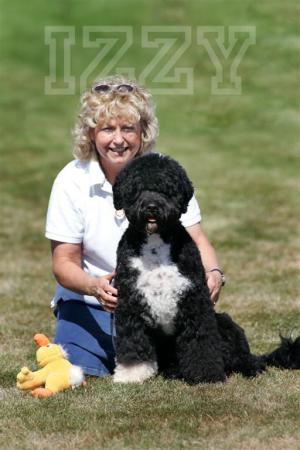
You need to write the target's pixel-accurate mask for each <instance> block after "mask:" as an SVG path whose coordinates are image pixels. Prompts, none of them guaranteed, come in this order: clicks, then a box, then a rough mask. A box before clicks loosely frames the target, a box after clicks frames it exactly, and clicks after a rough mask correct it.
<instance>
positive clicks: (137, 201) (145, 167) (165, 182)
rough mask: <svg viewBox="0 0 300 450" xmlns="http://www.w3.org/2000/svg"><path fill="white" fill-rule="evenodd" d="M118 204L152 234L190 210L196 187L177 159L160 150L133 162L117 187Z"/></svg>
mask: <svg viewBox="0 0 300 450" xmlns="http://www.w3.org/2000/svg"><path fill="white" fill-rule="evenodd" d="M113 194H114V206H115V208H116V209H117V210H121V209H123V210H124V212H125V215H126V217H127V219H128V221H129V222H130V224H131V225H133V226H134V227H135V228H137V229H139V230H141V231H142V230H145V231H147V233H149V234H152V233H155V232H157V231H159V230H163V229H166V228H167V227H168V228H169V227H171V226H172V225H174V224H175V223H177V222H178V220H179V218H180V216H181V214H183V213H185V212H186V210H187V206H188V203H189V201H190V199H191V198H192V195H193V186H192V183H191V182H190V180H189V178H188V176H187V174H186V172H185V170H184V169H183V168H182V167H181V166H180V165H179V164H178V163H177V162H176V161H174V160H173V159H171V158H169V157H167V156H163V155H160V154H157V153H150V154H147V155H144V156H140V157H138V158H136V159H134V160H133V161H131V162H130V163H129V164H128V165H127V166H126V167H125V168H124V169H123V170H122V171H121V172H120V173H119V175H118V176H117V178H116V181H115V184H114V186H113Z"/></svg>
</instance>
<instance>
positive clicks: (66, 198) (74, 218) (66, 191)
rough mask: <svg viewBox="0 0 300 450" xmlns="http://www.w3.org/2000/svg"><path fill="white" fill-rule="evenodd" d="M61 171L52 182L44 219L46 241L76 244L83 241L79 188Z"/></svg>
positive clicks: (82, 218)
mask: <svg viewBox="0 0 300 450" xmlns="http://www.w3.org/2000/svg"><path fill="white" fill-rule="evenodd" d="M66 175H67V174H66V173H64V172H63V171H62V172H61V173H60V174H59V175H58V177H57V178H56V180H55V181H54V184H53V187H52V191H51V195H50V200H49V205H48V211H47V218H46V232H45V236H46V237H47V238H48V239H51V240H54V241H59V242H67V243H70V244H78V243H81V242H82V240H83V233H84V216H83V211H82V208H81V198H82V194H81V192H80V189H79V187H78V186H77V185H76V183H74V181H72V180H70V179H69V178H68V177H67V176H66Z"/></svg>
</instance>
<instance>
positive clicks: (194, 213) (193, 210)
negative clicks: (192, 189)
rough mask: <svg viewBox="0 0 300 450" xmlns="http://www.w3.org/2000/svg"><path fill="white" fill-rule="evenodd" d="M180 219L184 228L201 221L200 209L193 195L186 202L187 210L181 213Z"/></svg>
mask: <svg viewBox="0 0 300 450" xmlns="http://www.w3.org/2000/svg"><path fill="white" fill-rule="evenodd" d="M180 221H181V223H182V225H183V226H184V227H185V228H187V227H190V226H192V225H195V224H196V223H199V222H201V211H200V208H199V205H198V202H197V200H196V197H195V195H193V197H192V198H191V200H190V202H189V204H188V208H187V212H186V213H184V214H182V215H181V218H180Z"/></svg>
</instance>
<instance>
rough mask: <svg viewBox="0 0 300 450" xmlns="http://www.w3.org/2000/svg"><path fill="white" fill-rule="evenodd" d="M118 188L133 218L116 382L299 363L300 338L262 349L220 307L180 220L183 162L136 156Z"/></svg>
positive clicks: (125, 245)
mask: <svg viewBox="0 0 300 450" xmlns="http://www.w3.org/2000/svg"><path fill="white" fill-rule="evenodd" d="M113 193H114V205H115V208H116V209H117V210H121V209H123V210H124V212H125V214H126V217H127V218H128V221H129V227H128V229H127V230H126V232H125V233H124V235H123V237H122V239H121V241H120V244H119V248H118V253H117V274H116V278H115V286H116V288H117V289H118V306H117V309H116V314H115V321H116V332H117V337H116V340H115V347H116V369H115V373H114V381H115V382H143V381H144V380H146V379H148V378H150V377H152V376H154V375H156V374H157V373H162V374H164V375H165V376H167V377H176V378H181V379H183V380H185V381H186V382H188V383H191V384H192V383H202V382H209V383H210V382H218V381H224V380H225V379H226V376H228V375H230V374H231V373H233V372H237V373H241V374H243V375H244V376H248V377H249V376H255V375H257V374H259V373H261V372H263V371H264V370H265V368H266V365H267V364H273V365H277V366H281V367H287V368H289V367H294V368H300V339H298V340H296V341H295V342H293V341H292V340H289V339H285V338H283V339H282V344H281V346H280V347H279V348H278V349H276V350H275V351H274V352H273V353H271V354H268V355H261V356H256V355H253V354H251V351H250V348H249V345H248V342H247V338H246V336H245V333H244V331H243V329H242V328H241V327H239V325H237V324H236V323H235V322H234V321H233V320H232V319H231V318H230V317H229V316H228V315H227V314H218V313H215V311H214V309H213V307H212V304H211V300H210V295H209V291H208V287H207V284H206V277H205V271H204V268H203V264H202V261H201V257H200V254H199V250H198V249H197V247H196V245H195V243H194V241H193V240H192V239H191V237H190V235H189V234H188V233H187V231H186V230H185V228H184V227H183V225H182V224H181V222H180V217H181V215H182V214H183V213H185V212H186V210H187V206H188V203H189V201H190V199H191V198H192V195H193V187H192V184H191V182H190V180H189V179H188V177H187V174H186V172H185V171H184V169H183V168H182V167H181V166H180V165H179V164H178V163H177V162H176V161H174V160H173V159H171V158H169V157H167V156H163V155H159V154H154V153H153V154H148V155H145V156H141V157H139V158H137V159H135V160H133V161H132V162H131V163H130V164H129V165H128V166H126V167H125V168H124V169H123V170H122V171H121V172H120V174H119V175H118V177H117V179H116V182H115V184H114V187H113Z"/></svg>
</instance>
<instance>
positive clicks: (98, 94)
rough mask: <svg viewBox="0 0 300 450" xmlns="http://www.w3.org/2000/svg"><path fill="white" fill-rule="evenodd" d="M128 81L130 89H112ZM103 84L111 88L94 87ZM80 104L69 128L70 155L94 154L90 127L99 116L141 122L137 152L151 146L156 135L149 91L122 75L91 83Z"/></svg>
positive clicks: (83, 155)
mask: <svg viewBox="0 0 300 450" xmlns="http://www.w3.org/2000/svg"><path fill="white" fill-rule="evenodd" d="M123 84H124V85H129V86H131V87H132V88H133V89H132V90H126V89H125V90H123V89H120V90H118V89H116V88H117V87H118V86H120V85H123ZM101 85H107V86H111V89H108V90H106V91H102V90H99V91H97V90H95V87H96V86H101ZM80 103H81V108H80V112H79V115H78V117H77V121H76V123H75V127H74V130H73V137H74V148H73V155H74V156H75V158H77V159H80V160H90V159H95V158H96V157H97V154H96V149H95V145H94V142H93V141H92V139H91V133H90V130H91V129H92V128H96V126H97V124H98V123H99V121H100V120H103V119H104V120H107V119H112V118H125V119H128V120H130V121H135V122H139V123H140V124H141V129H142V136H141V148H140V150H139V152H138V154H142V153H146V152H147V151H150V150H151V149H153V147H154V145H155V142H156V138H157V136H158V131H159V129H158V121H157V118H156V116H155V106H154V103H153V101H152V95H151V93H150V92H149V91H148V90H147V89H145V88H143V87H141V86H139V85H138V84H137V83H136V82H134V81H130V80H128V79H126V78H125V77H123V76H119V75H115V76H112V77H108V78H106V79H102V80H99V81H97V82H96V83H94V84H93V86H92V88H91V90H89V91H87V92H85V93H84V94H83V95H82V96H81V101H80Z"/></svg>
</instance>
